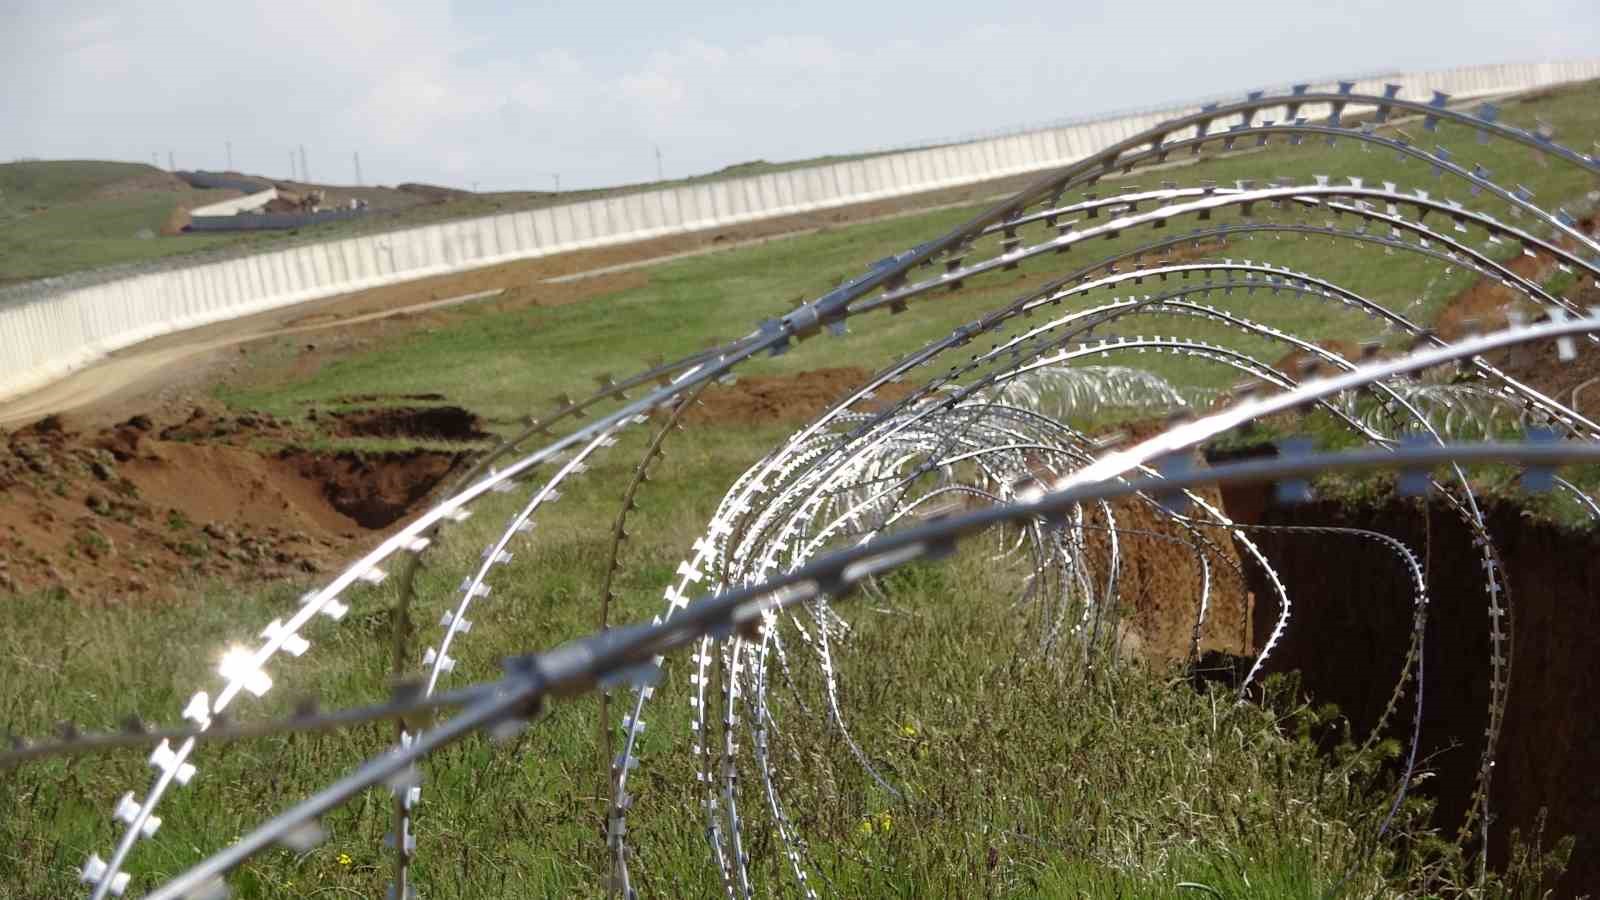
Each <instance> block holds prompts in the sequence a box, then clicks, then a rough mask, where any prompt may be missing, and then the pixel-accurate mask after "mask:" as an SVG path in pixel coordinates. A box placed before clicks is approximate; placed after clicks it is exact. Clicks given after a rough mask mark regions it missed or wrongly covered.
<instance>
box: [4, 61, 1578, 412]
mask: <svg viewBox="0 0 1600 900" xmlns="http://www.w3.org/2000/svg"><path fill="white" fill-rule="evenodd" d="M1590 78H1600V59H1595V60H1587V61H1581V62H1566V63H1540V64H1526V65H1493V66H1475V67H1467V68H1461V69H1452V70H1449V71H1445V72H1424V73H1409V74H1405V75H1396V76H1394V77H1393V78H1389V79H1383V80H1374V81H1364V82H1359V83H1358V84H1357V85H1356V91H1357V92H1358V93H1368V94H1381V93H1382V91H1383V81H1394V82H1396V83H1399V84H1403V85H1405V89H1404V90H1403V91H1402V93H1401V94H1400V96H1401V97H1402V98H1404V99H1412V100H1427V99H1428V98H1430V97H1431V96H1432V94H1431V91H1432V90H1433V89H1438V90H1442V91H1445V92H1447V93H1450V94H1452V95H1453V96H1455V97H1456V98H1464V97H1470V96H1482V95H1489V94H1496V93H1503V92H1508V91H1518V90H1527V89H1530V88H1536V87H1540V86H1543V85H1550V84H1559V83H1564V82H1570V81H1578V80H1584V79H1590ZM1315 87H1316V88H1318V89H1331V87H1332V86H1331V85H1317V86H1315ZM1190 111H1192V107H1173V108H1171V109H1167V110H1157V111H1154V112H1147V113H1141V114H1138V115H1131V116H1123V117H1119V118H1108V119H1103V120H1099V121H1093V122H1084V123H1079V124H1074V125H1069V126H1063V127H1059V128H1049V129H1043V130H1039V131H1033V132H1028V133H1023V134H1014V135H1007V136H1003V137H996V138H990V139H986V140H981V141H975V142H971V143H966V144H956V145H950V146H943V147H933V148H928V149H923V150H912V151H908V152H904V153H896V154H892V155H887V156H878V157H873V158H869V159H861V160H854V161H850V162H841V163H835V164H832V165H826V166H817V167H812V168H805V169H796V170H791V171H787V172H780V173H776V174H769V175H758V176H753V177H748V178H737V179H728V180H725V181H715V182H708V183H705V184H697V185H692V186H685V187H673V188H666V189H662V190H657V191H648V192H642V193H636V194H630V195H626V196H621V197H609V198H603V199H599V200H591V201H588V202H584V203H575V204H571V205H568V206H558V207H551V208H547V209H540V210H533V211H529V212H518V213H506V214H503V215H497V216H490V217H487V218H481V219H472V220H464V221H456V222H446V223H441V224H436V225H427V226H423V227H418V228H411V229H407V230H403V231H394V232H389V233H385V234H379V235H370V236H364V237H353V238H345V239H343V240H337V241H329V242H326V243H319V244H312V245H305V246H298V247H294V248H290V249H285V250H280V251H277V252H272V253H263V254H259V255H254V256H248V257H243V258H238V259H230V260H226V261H220V262H213V263H206V264H201V265H194V266H190V267H186V268H179V269H169V270H165V271H159V272H152V273H148V274H142V275H135V276H131V277H127V278H121V279H117V280H112V281H106V282H103V283H98V284H92V285H88V286H79V287H67V286H63V287H62V288H61V289H59V290H55V289H49V290H43V291H40V290H34V291H32V292H29V293H26V294H23V295H22V296H21V297H20V298H19V299H12V300H9V301H3V300H0V398H3V397H7V396H12V395H16V394H19V393H23V392H26V391H28V390H32V389H35V388H37V387H39V386H41V385H44V384H46V383H48V382H50V381H52V380H54V379H56V378H59V377H61V376H62V375H64V374H66V373H67V372H70V371H71V370H73V369H75V368H78V367H80V366H83V365H85V364H87V363H90V362H92V361H94V360H95V359H97V358H99V357H101V356H103V355H105V354H107V353H109V352H111V351H114V350H117V349H120V348H123V347H127V346H130V345H132V344H136V343H138V342H140V341H143V340H147V339H149V338H151V337H155V336H157V335H160V334H166V333H169V332H173V331H179V330H182V329H185V328H193V327H195V326H198V325H204V324H207V323H211V322H216V321H220V320H224V319H229V318H235V317H239V316H245V315H250V314H252V313H257V312H261V311H264V310H269V309H273V308H276V307H282V306H288V305H290V304H294V303H301V302H304V301H307V300H313V299H317V298H321V297H329V296H333V295H336V294H340V293H345V292H348V291H353V290H360V289H363V288H370V287H375V286H379V285H385V284H392V283H395V282H400V281H407V280H410V279H415V278H421V277H425V276H429V275H437V274H442V273H447V272H456V271H461V270H464V269H470V268H474V267H478V266H486V265H493V264H496V263H501V262H506V261H509V260H517V259H527V258H531V257H537V256H543V255H547V254H553V253H562V252H568V251H572V250H581V249H584V248H589V247H599V246H604V245H608V244H622V243H628V242H632V241H638V240H643V239H647V238H651V237H657V236H660V235H666V234H678V233H684V232H690V231H697V230H701V229H707V228H716V227H722V226H727V225H732V224H736V223H739V222H748V221H752V220H756V219H763V218H770V217H775V216H782V215H789V214H793V213H800V212H807V211H811V210H818V209H826V208H829V207H836V206H844V205H848V204H853V203H861V202H865V201H869V200H876V199H881V198H886V197H897V196H905V195H908V194H916V193H922V192H925V191H930V190H936V189H939V188H946V187H954V186H959V185H968V184H976V183H980V182H984V181H989V180H993V179H996V178H1003V177H1006V176H1011V175H1019V174H1026V173H1029V172H1037V171H1041V170H1046V169H1050V168H1054V167H1057V166H1062V165H1065V164H1067V163H1070V162H1073V161H1075V160H1078V159H1082V158H1083V157H1085V156H1087V155H1088V154H1090V153H1091V152H1093V151H1095V150H1097V149H1099V148H1102V147H1105V146H1106V145H1108V144H1111V143H1114V142H1116V141H1119V140H1122V139H1124V138H1127V137H1131V136H1133V135H1135V134H1138V133H1139V132H1141V131H1143V130H1145V129H1147V128H1150V127H1152V126H1154V125H1156V124H1157V123H1159V122H1160V121H1162V120H1166V119H1170V118H1173V117H1174V116H1177V115H1181V114H1183V113H1186V112H1190ZM1299 114H1300V115H1302V116H1306V117H1308V118H1316V117H1319V116H1324V115H1326V114H1327V109H1326V108H1321V109H1319V108H1316V107H1313V106H1307V107H1304V108H1302V109H1301V111H1300V113H1299ZM1274 117H1278V118H1281V111H1279V112H1278V113H1277V114H1276V116H1275V115H1274V114H1273V113H1272V112H1269V113H1268V114H1266V115H1264V116H1262V117H1260V118H1274ZM1258 120H1259V119H1258ZM1222 127H1226V123H1217V125H1215V126H1213V128H1214V130H1215V129H1219V128H1222Z"/></svg>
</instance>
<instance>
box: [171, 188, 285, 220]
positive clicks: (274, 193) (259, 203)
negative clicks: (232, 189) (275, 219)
mask: <svg viewBox="0 0 1600 900" xmlns="http://www.w3.org/2000/svg"><path fill="white" fill-rule="evenodd" d="M277 198H278V189H277V188H267V189H266V190H264V191H258V192H256V193H254V194H246V195H244V196H243V197H235V198H233V199H232V200H224V201H222V202H221V203H212V204H210V205H209V206H196V207H195V208H194V209H191V210H189V215H191V216H231V215H235V214H236V213H241V212H244V211H245V210H247V209H260V208H261V207H263V206H266V205H267V204H268V203H271V202H272V201H273V200H276V199H277Z"/></svg>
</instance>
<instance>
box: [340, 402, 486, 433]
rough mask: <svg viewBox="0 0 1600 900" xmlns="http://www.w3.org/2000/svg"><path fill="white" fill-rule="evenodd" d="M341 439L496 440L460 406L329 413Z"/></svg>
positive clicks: (373, 409)
mask: <svg viewBox="0 0 1600 900" xmlns="http://www.w3.org/2000/svg"><path fill="white" fill-rule="evenodd" d="M328 416H329V417H331V418H332V419H333V420H334V421H335V422H336V423H337V424H336V425H335V426H334V428H333V431H334V433H335V434H337V435H339V436H340V437H378V438H414V439H417V440H431V441H482V440H487V439H488V438H491V437H493V436H494V435H492V434H490V433H489V432H487V431H484V430H483V420H482V419H479V418H478V417H477V416H476V415H474V414H473V413H472V412H470V411H468V410H465V409H462V408H461V407H459V406H390V407H377V408H372V409H354V410H348V411H344V412H334V413H328Z"/></svg>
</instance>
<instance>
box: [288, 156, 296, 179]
mask: <svg viewBox="0 0 1600 900" xmlns="http://www.w3.org/2000/svg"><path fill="white" fill-rule="evenodd" d="M297 171H298V170H297V169H296V168H295V165H294V151H293V150H290V151H289V180H290V181H295V180H297V179H296V178H295V173H296V172H297Z"/></svg>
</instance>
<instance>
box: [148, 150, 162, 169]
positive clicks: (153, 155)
mask: <svg viewBox="0 0 1600 900" xmlns="http://www.w3.org/2000/svg"><path fill="white" fill-rule="evenodd" d="M150 165H152V166H155V167H156V168H158V169H159V168H161V154H159V153H157V152H156V151H154V150H151V151H150Z"/></svg>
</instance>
